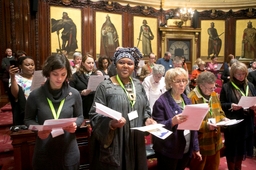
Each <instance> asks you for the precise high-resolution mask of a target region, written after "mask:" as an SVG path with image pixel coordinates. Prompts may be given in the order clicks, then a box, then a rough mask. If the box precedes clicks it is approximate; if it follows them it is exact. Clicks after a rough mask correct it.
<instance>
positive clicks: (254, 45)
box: [235, 19, 256, 61]
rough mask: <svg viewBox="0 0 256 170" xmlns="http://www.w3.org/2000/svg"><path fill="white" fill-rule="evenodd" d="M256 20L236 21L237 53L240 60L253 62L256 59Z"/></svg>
mask: <svg viewBox="0 0 256 170" xmlns="http://www.w3.org/2000/svg"><path fill="white" fill-rule="evenodd" d="M255 26H256V19H250V20H249V19H243V20H236V43H235V44H236V47H235V49H236V51H235V56H236V58H237V59H239V60H244V61H251V60H254V59H255V58H256V29H255V28H254V27H255Z"/></svg>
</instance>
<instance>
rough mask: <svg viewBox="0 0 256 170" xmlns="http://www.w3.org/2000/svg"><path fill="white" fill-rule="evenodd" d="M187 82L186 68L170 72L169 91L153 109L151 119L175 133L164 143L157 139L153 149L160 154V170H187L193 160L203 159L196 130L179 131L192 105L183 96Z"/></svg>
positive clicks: (168, 72) (166, 78) (158, 161)
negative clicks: (191, 158) (186, 111)
mask: <svg viewBox="0 0 256 170" xmlns="http://www.w3.org/2000/svg"><path fill="white" fill-rule="evenodd" d="M187 83H188V73H187V71H186V70H184V69H183V68H174V69H170V70H168V71H167V72H166V74H165V84H166V90H167V91H166V92H165V93H164V94H162V95H161V96H160V97H159V99H158V100H157V101H156V102H155V104H154V106H153V113H152V117H153V119H154V120H156V121H157V123H161V124H164V125H165V128H166V129H168V130H170V131H172V132H173V134H171V135H170V136H169V137H167V138H166V139H165V140H162V139H159V138H154V140H153V144H154V145H153V148H154V150H155V152H156V155H157V166H158V169H161V170H165V169H166V170H169V169H172V170H181V169H185V167H186V166H187V164H188V162H189V160H190V157H191V156H192V154H193V156H195V157H196V158H197V159H199V160H201V155H200V153H199V145H198V138H197V132H196V131H189V130H178V129H177V128H178V125H179V124H180V123H182V122H184V121H186V120H187V117H186V116H184V115H182V114H180V113H182V110H183V109H184V107H185V105H187V104H191V102H190V100H189V99H188V97H187V96H186V95H185V94H184V93H183V92H184V90H185V88H186V86H187Z"/></svg>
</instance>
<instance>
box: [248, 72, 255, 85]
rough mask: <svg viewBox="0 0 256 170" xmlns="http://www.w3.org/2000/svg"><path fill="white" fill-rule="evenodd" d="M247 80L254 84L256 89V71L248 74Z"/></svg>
mask: <svg viewBox="0 0 256 170" xmlns="http://www.w3.org/2000/svg"><path fill="white" fill-rule="evenodd" d="M247 79H248V80H249V82H251V83H252V84H254V87H255V88H256V70H255V71H251V72H249V74H248V77H247Z"/></svg>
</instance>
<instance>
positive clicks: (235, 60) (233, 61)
mask: <svg viewBox="0 0 256 170" xmlns="http://www.w3.org/2000/svg"><path fill="white" fill-rule="evenodd" d="M237 61H238V60H237V59H235V58H234V59H231V60H230V62H229V64H230V66H232V64H234V63H235V62H237Z"/></svg>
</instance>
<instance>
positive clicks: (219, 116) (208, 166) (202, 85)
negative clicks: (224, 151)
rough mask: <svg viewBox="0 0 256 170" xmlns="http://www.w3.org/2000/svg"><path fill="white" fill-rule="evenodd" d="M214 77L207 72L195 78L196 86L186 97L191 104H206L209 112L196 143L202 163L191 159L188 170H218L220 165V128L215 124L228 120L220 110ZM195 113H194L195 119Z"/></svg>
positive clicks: (221, 145)
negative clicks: (197, 143)
mask: <svg viewBox="0 0 256 170" xmlns="http://www.w3.org/2000/svg"><path fill="white" fill-rule="evenodd" d="M215 81H216V76H215V75H214V74H213V73H211V72H209V71H206V72H202V73H201V74H199V76H198V77H197V80H196V83H197V86H196V87H195V88H194V89H193V90H192V91H191V92H190V93H189V95H188V97H189V98H190V99H191V102H192V103H193V104H200V103H208V104H209V107H210V111H209V112H208V113H207V115H206V116H205V118H204V120H203V122H202V124H201V127H200V129H199V131H198V141H199V147H200V153H201V155H202V161H199V160H198V159H193V158H192V160H191V162H190V165H189V167H190V170H218V168H219V163H220V149H221V148H222V147H223V144H222V138H221V131H220V127H217V126H216V125H215V124H216V123H217V122H220V121H225V120H228V119H227V118H226V117H225V114H224V112H223V110H222V108H221V104H220V101H219V98H218V95H217V93H216V92H215V91H214V90H215V88H216V87H215ZM196 114H197V113H194V115H195V117H196Z"/></svg>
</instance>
